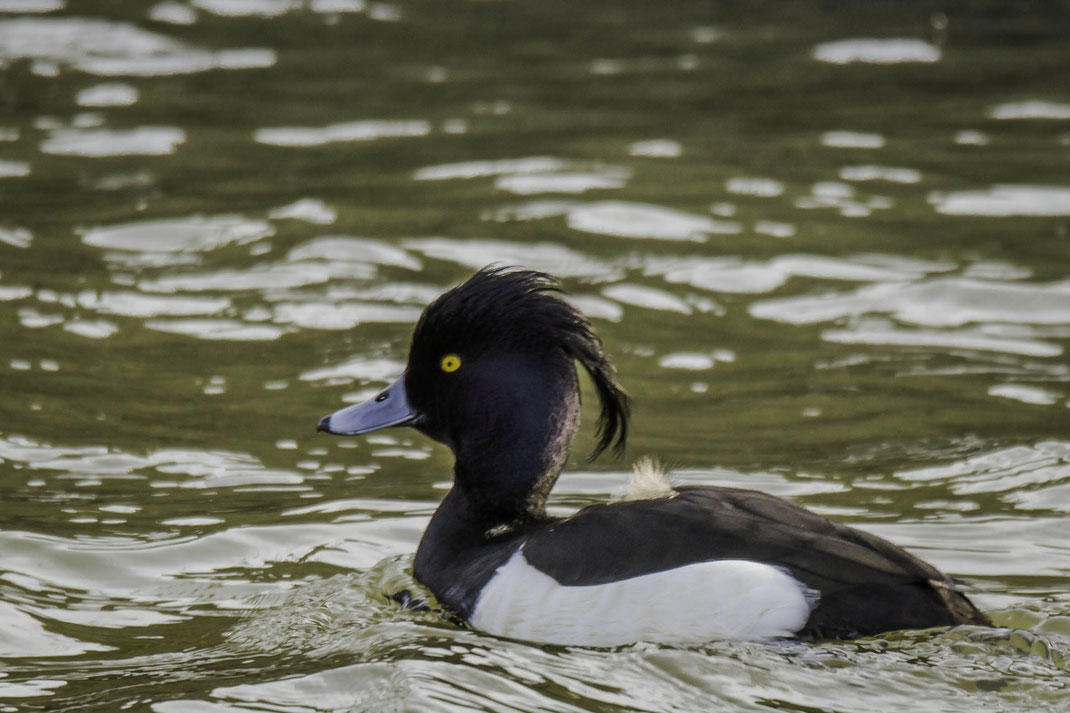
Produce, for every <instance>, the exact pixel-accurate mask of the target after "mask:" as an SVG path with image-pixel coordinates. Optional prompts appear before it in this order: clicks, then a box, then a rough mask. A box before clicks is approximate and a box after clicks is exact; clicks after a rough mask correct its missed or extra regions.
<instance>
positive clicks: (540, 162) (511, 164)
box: [412, 156, 569, 181]
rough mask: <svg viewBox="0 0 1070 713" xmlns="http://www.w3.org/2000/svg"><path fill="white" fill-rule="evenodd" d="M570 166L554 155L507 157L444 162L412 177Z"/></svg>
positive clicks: (455, 176)
mask: <svg viewBox="0 0 1070 713" xmlns="http://www.w3.org/2000/svg"><path fill="white" fill-rule="evenodd" d="M568 167H569V163H568V161H565V160H564V159H560V158H554V157H552V156H531V157H528V158H507V159H499V160H497V161H465V162H463V163H444V164H440V165H437V166H425V167H424V168H420V169H417V170H416V172H415V173H413V175H412V177H413V178H414V179H416V180H417V181H445V180H451V179H458V178H479V177H480V176H498V175H502V174H506V173H509V174H523V173H552V172H555V171H562V170H564V169H566V168H568Z"/></svg>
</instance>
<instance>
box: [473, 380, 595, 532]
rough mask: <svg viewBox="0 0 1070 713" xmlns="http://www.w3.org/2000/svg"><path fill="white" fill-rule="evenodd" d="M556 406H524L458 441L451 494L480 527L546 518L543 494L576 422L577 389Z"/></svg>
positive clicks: (560, 465) (561, 463) (561, 464)
mask: <svg viewBox="0 0 1070 713" xmlns="http://www.w3.org/2000/svg"><path fill="white" fill-rule="evenodd" d="M565 394H566V395H565V396H563V397H562V398H561V399H560V400H559V401H558V402H557V403H556V404H541V405H540V406H539V407H535V408H531V407H530V405H529V407H528V408H525V409H523V410H521V411H517V412H514V413H511V414H509V415H508V416H507V417H504V418H501V419H497V420H495V421H492V422H488V423H487V424H486V427H485V428H484V429H480V431H479V432H478V433H476V434H475V435H472V436H471V437H469V438H468V439H465V440H462V441H461V442H460V443H459V444H458V446H457V448H456V449H455V453H456V459H457V460H456V463H455V465H454V469H453V476H454V485H453V491H454V493H453V495H454V497H455V498H457V501H458V503H459V504H460V503H463V506H464V507H463V509H464V510H465V511H466V512H467V514H468V516H469V517H470V518H471V519H472V520H473V521H475V522H477V523H479V525H480V526H484V525H485V526H487V527H500V526H507V525H510V524H512V523H519V522H523V521H527V520H538V519H542V518H544V517H545V510H546V497H547V495H549V493H550V489H551V488H552V487H553V485H554V483H555V482H557V477H558V475H560V473H561V470H562V468H564V466H565V461H566V460H567V459H568V454H569V448H570V445H571V442H572V436H573V434H574V433H575V431H576V427H577V425H578V421H579V403H578V398H577V397H576V391H575V387H573V388H571V389H567V390H565Z"/></svg>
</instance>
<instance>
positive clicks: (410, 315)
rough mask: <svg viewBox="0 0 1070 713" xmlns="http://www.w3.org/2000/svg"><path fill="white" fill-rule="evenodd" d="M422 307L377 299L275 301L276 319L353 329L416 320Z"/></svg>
mask: <svg viewBox="0 0 1070 713" xmlns="http://www.w3.org/2000/svg"><path fill="white" fill-rule="evenodd" d="M422 311H423V308H422V306H421V307H404V306H399V305H384V304H381V303H377V302H369V303H357V302H349V301H347V302H345V303H342V304H325V303H323V302H321V301H310V302H305V303H295V302H282V303H279V304H277V305H275V313H274V321H275V322H276V323H279V324H293V325H296V326H298V327H308V328H311V329H352V328H353V327H356V326H357V325H359V324H377V323H390V322H396V323H399V324H407V323H411V322H415V321H416V320H417V319H418V318H419V317H420V313H421V312H422Z"/></svg>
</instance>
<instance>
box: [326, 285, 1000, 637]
mask: <svg viewBox="0 0 1070 713" xmlns="http://www.w3.org/2000/svg"><path fill="white" fill-rule="evenodd" d="M558 292H559V289H558V287H557V283H556V282H555V281H554V279H553V278H551V277H550V276H549V275H547V274H544V273H540V272H533V271H528V270H516V269H505V268H484V269H482V270H480V271H478V272H477V273H475V275H473V276H472V277H471V278H470V279H469V280H468V281H466V282H464V283H463V284H461V285H459V286H457V287H454V288H453V289H451V290H449V291H448V292H446V293H444V294H442V295H441V296H440V297H438V298H437V299H436V300H434V301H433V302H432V303H431V304H430V305H428V307H427V308H426V309H425V310H424V312H423V314H422V315H421V317H420V319H419V321H418V322H417V324H416V328H415V330H414V332H413V336H412V345H411V347H410V349H409V357H408V364H407V366H406V368H405V371H404V373H403V374H402V375H401V376H400V377H399V378H398V380H397V381H395V382H394V383H393V384H391V385H390V386H388V387H387V388H386V389H384V390H383V391H382V392H381V393H380V394H378V395H377V396H375V397H374V398H373V399H371V400H370V401H367V402H364V403H361V404H357V405H355V406H349V407H347V408H343V409H341V410H340V411H336V412H335V413H332V414H330V415H329V416H325V417H324V418H323V419H322V420H321V421H320V422H319V430H321V431H326V432H328V433H333V434H337V435H345V436H353V435H359V434H364V433H370V432H372V431H377V430H379V429H383V428H389V427H396V426H409V427H412V428H415V429H416V430H418V431H420V432H421V433H423V434H425V435H427V436H429V437H431V438H433V439H434V440H436V441H439V442H441V443H443V444H445V445H446V446H448V447H449V448H450V449H451V450H452V451H453V454H454V457H455V460H456V463H455V466H454V479H453V487H452V488H451V489H450V491H449V492H448V493H447V494H446V496H445V498H444V499H443V500H442V503H441V505H440V506H439V507H438V509H437V510H436V511H435V513H434V516H433V517H432V518H431V521H430V524H429V525H428V527H427V530H426V531H425V532H424V535H423V537H422V539H421V540H420V544H419V547H418V548H417V551H416V557H415V560H414V563H413V573H414V575H415V576H416V578H417V579H418V580H419V581H420V582H422V583H423V584H424V585H426V586H427V587H428V588H429V589H430V590H431V591H432V592H433V593H434V594H435V596H436V597H437V598H438V600H439V601H440V602H441V603H442V604H444V605H445V606H446V607H447V608H448V609H450V610H451V611H452V612H454V613H455V614H456V615H458V616H459V617H461V618H463V619H464V620H466V621H467V622H468V623H469V624H470V625H471V626H472V627H473V628H475V629H477V630H480V631H484V632H487V633H490V634H494V635H498V636H503V637H508V638H514V639H521V640H527V641H535V642H542V643H551V644H573V645H587V646H616V645H622V644H628V643H633V642H638V641H653V642H666V643H679V644H688V643H702V642H707V641H711V640H716V639H754V640H759V639H772V638H787V637H794V638H800V639H817V638H852V637H859V636H866V635H870V634H876V633H879V632H884V631H891V630H895V629H916V628H927V627H935V626H950V625H955V624H988V620H987V619H986V617H985V616H984V615H983V614H982V613H980V612H979V611H978V610H977V609H976V608H975V607H974V606H973V604H972V603H970V601H969V600H968V599H967V598H966V597H965V596H964V595H963V594H962V593H961V592H959V591H958V589H957V588H956V586H955V584H954V583H953V582H952V581H951V579H950V578H948V577H947V576H946V575H944V574H942V573H941V572H940V571H938V570H937V569H936V568H934V567H933V566H932V565H929V564H928V563H926V562H923V561H922V560H920V559H918V558H917V557H915V556H913V555H911V554H909V553H908V552H906V551H904V550H902V549H900V548H898V547H896V546H895V545H893V544H891V543H890V542H887V541H886V540H883V539H881V538H879V537H876V536H874V535H871V534H868V533H866V532H863V531H861V530H856V529H854V528H851V527H847V526H845V525H840V524H837V523H835V522H832V521H831V520H828V519H826V518H824V517H821V516H820V515H816V514H814V513H812V512H810V511H808V510H805V509H803V508H801V507H799V506H796V505H793V504H791V503H789V502H787V501H785V500H782V499H780V498H776V497H773V496H771V495H767V494H764V493H760V492H756V491H752V490H742V489H736V488H722V487H712V486H685V487H673V486H672V485H670V484H669V483H668V481H666V480H664V479H662V478H660V474H659V473H658V472H657V471H656V470H655V469H654V468H651V467H650V466H649V465H642V466H641V467H639V468H638V469H637V472H638V475H639V476H640V480H642V481H643V482H644V483H645V488H644V491H645V492H644V493H643V497H642V498H641V499H631V500H626V501H623V502H615V503H609V504H598V505H591V506H589V507H585V508H583V509H582V510H580V511H579V512H577V513H575V514H574V515H572V516H570V517H566V518H555V517H552V516H550V515H548V514H547V512H546V498H547V494H548V493H549V492H550V488H551V487H553V485H554V482H555V481H556V480H557V477H558V475H559V474H560V472H561V470H562V468H563V466H564V464H565V461H566V459H567V457H568V454H569V449H570V445H571V442H572V438H573V435H574V434H575V432H576V430H577V428H578V425H579V412H580V409H579V401H580V399H579V385H578V381H577V371H576V363H579V364H580V365H581V366H582V367H583V368H584V369H585V370H586V371H587V373H588V374H589V375H590V377H591V380H592V381H593V383H594V386H595V389H596V390H597V393H598V397H599V400H600V402H601V414H600V419H599V423H598V431H597V436H598V442H597V447H596V448H595V451H594V453H593V454H592V456H591V458H592V459H593V458H595V457H597V456H598V455H599V454H600V453H602V452H603V451H605V450H606V449H607V448H610V447H613V448H614V449H615V450H617V451H618V452H621V451H622V450H623V448H624V444H625V440H626V437H627V429H628V397H627V396H626V395H625V393H624V391H623V390H622V388H621V386H620V385H619V384H618V382H617V378H616V372H615V369H614V367H613V365H612V363H611V362H610V360H609V358H608V357H607V356H606V354H605V352H604V350H603V348H602V343H601V341H600V340H599V338H598V337H597V336H596V335H595V333H594V332H593V331H592V328H591V324H590V322H589V321H588V320H587V319H586V318H585V317H584V316H583V315H582V314H580V313H579V312H578V311H577V310H576V309H575V308H574V307H572V306H571V305H570V304H569V303H568V302H566V301H564V300H563V299H562V298H561V297H560V296H559V295H558Z"/></svg>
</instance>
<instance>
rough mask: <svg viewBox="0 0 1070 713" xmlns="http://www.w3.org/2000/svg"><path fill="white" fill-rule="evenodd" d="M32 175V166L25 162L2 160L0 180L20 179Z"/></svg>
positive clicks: (0, 161) (0, 163)
mask: <svg viewBox="0 0 1070 713" xmlns="http://www.w3.org/2000/svg"><path fill="white" fill-rule="evenodd" d="M29 175H30V164H28V163H26V162H25V161H2V160H0V178H20V177H22V176H29Z"/></svg>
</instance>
